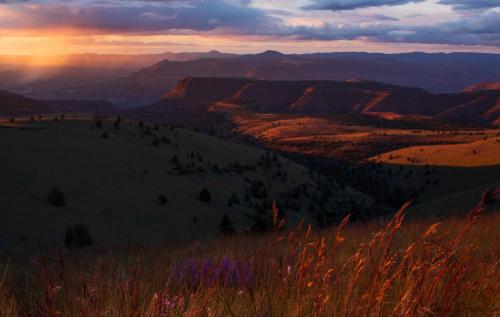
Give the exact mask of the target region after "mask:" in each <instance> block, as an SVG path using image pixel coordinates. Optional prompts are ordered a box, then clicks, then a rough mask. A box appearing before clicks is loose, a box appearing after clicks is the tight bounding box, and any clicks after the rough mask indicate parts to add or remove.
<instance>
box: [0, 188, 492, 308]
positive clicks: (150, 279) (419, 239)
mask: <svg viewBox="0 0 500 317" xmlns="http://www.w3.org/2000/svg"><path fill="white" fill-rule="evenodd" d="M498 194H500V191H499V190H496V191H490V192H488V193H487V194H485V195H484V196H483V199H482V201H481V203H480V204H479V205H478V206H477V207H476V208H474V209H473V210H472V211H471V213H470V214H469V215H468V216H467V217H462V218H448V219H445V220H442V221H441V222H440V223H434V222H432V221H430V220H426V221H420V222H408V223H406V222H404V212H405V209H406V207H407V205H405V206H404V207H403V208H401V210H400V211H399V212H397V213H396V214H395V216H394V218H393V219H392V220H391V221H389V222H388V223H369V224H353V225H350V224H349V223H348V218H346V219H344V221H343V222H342V224H340V225H339V226H338V227H336V228H331V229H329V230H326V231H320V232H313V231H312V230H311V228H310V227H302V226H299V227H297V228H296V229H293V230H292V229H289V230H280V229H282V223H278V221H277V210H276V209H274V210H273V215H274V223H275V227H276V230H275V231H274V232H273V233H270V234H267V235H261V236H243V235H242V236H237V237H228V238H220V239H218V240H215V241H211V242H205V243H193V244H190V245H186V246H184V247H179V246H177V247H141V248H129V249H120V250H111V251H104V250H86V251H80V252H66V251H60V252H54V253H46V254H43V255H37V256H33V261H32V262H33V263H32V264H31V263H28V264H26V263H25V261H22V260H20V259H16V258H13V259H12V260H11V261H9V262H7V265H5V266H4V275H3V277H2V279H1V282H0V315H1V316H5V317H14V316H16V317H17V316H497V315H498V313H499V312H500V292H499V290H500V270H499V264H500V261H499V259H500V244H499V243H498V242H499V239H500V232H499V231H498V225H499V224H500V214H498V213H491V212H488V213H487V212H485V207H486V206H488V205H489V204H490V202H491V201H493V200H494V198H495V196H498ZM185 259H191V260H190V261H191V262H190V263H201V262H202V261H204V259H205V260H206V259H213V260H214V261H215V262H216V263H222V262H224V261H226V262H224V263H231V262H230V261H229V262H228V260H227V259H231V261H233V262H232V263H237V264H233V267H236V268H238V267H239V268H241V267H245V268H246V271H245V272H247V273H248V272H250V274H247V275H245V276H246V279H245V280H244V281H242V280H239V279H238V278H235V279H232V277H230V278H229V279H228V278H227V276H225V277H224V276H220V274H219V275H218V276H216V277H217V279H216V280H214V281H212V283H208V284H206V283H197V282H193V280H194V279H196V278H197V279H198V280H201V281H203V280H204V276H205V274H206V276H212V277H213V274H212V275H211V273H213V272H209V271H204V270H203V268H202V267H201V266H196V265H194V266H193V265H192V266H191V267H193V268H194V269H192V270H191V271H190V272H191V273H192V274H194V275H191V276H188V278H184V279H182V280H179V279H175V278H173V277H172V276H173V275H172V271H175V266H176V264H177V263H181V262H182V261H185ZM221 259H224V260H221ZM221 261H222V262H221ZM204 263H206V262H204ZM221 265H222V264H221ZM235 271H237V273H238V274H239V273H240V271H238V269H235ZM195 273H198V275H196V274H195ZM219 273H220V270H219ZM193 276H195V277H193ZM189 277H191V279H190V278H189Z"/></svg>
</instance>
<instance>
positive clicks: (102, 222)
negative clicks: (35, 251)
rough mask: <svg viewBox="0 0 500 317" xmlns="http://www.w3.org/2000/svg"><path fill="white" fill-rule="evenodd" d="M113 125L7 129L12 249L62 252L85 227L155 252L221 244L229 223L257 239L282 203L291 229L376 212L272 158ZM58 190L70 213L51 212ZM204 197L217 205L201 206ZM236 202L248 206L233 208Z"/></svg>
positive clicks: (173, 131)
mask: <svg viewBox="0 0 500 317" xmlns="http://www.w3.org/2000/svg"><path fill="white" fill-rule="evenodd" d="M114 122H115V119H110V120H105V121H103V127H100V128H98V127H96V122H95V121H94V119H92V120H90V119H83V118H82V119H72V120H68V119H66V120H59V121H57V122H56V121H53V120H52V119H51V120H50V121H48V120H47V121H36V122H31V123H30V122H27V121H26V122H23V121H21V120H16V123H15V125H13V124H10V125H9V123H7V122H3V123H2V128H0V144H2V151H0V162H2V164H0V175H2V177H1V178H0V188H1V189H2V190H1V192H0V206H2V212H1V214H0V238H1V239H2V240H1V242H2V244H3V245H4V247H7V248H10V249H12V248H34V247H36V248H39V247H41V246H51V245H58V244H61V242H62V240H63V239H64V232H65V230H66V228H67V227H68V226H70V225H72V224H74V223H79V222H81V223H83V224H85V225H86V226H87V227H89V229H90V231H91V233H92V236H93V237H94V240H95V242H96V244H104V245H110V244H111V245H112V244H122V243H124V242H126V243H143V242H146V243H148V242H151V243H153V242H161V241H167V240H168V241H181V240H185V239H192V238H203V237H207V236H215V235H216V234H217V232H218V227H217V226H218V224H219V222H220V220H221V218H222V216H223V215H224V214H228V215H229V217H230V219H231V220H232V221H233V222H234V223H235V226H236V228H237V230H238V231H246V230H249V229H250V227H251V225H252V224H253V220H252V219H253V218H252V217H253V216H255V215H262V214H263V213H267V212H269V210H270V205H271V202H272V201H274V200H277V201H279V202H280V204H281V206H282V210H283V211H285V212H286V213H287V215H286V217H287V219H288V221H289V222H297V221H298V220H299V219H300V218H302V217H305V218H306V219H311V218H312V217H313V213H301V212H300V211H303V210H309V209H312V210H322V209H324V208H322V207H324V206H325V205H328V206H329V208H330V209H329V211H332V212H339V213H340V211H342V212H345V211H346V210H349V208H350V204H352V202H353V201H355V202H356V205H360V204H361V205H367V204H369V203H370V199H369V198H368V197H366V196H365V195H361V194H359V193H356V192H354V191H352V190H350V189H349V188H347V189H345V190H341V189H340V187H339V186H338V185H337V184H336V183H335V182H334V181H331V180H326V179H324V178H323V177H321V176H317V175H316V176H315V175H310V174H309V172H308V170H307V169H306V168H305V167H303V166H300V165H297V164H295V163H292V162H291V161H289V160H287V159H284V158H282V157H277V156H275V155H274V154H272V153H267V152H265V151H262V150H259V149H256V148H252V147H249V146H244V145H239V144H235V143H231V142H227V141H223V140H221V139H217V138H214V137H210V136H207V135H204V134H200V133H197V132H194V131H191V130H187V129H183V128H179V127H173V126H168V125H165V126H164V125H158V126H149V127H148V126H147V125H144V126H142V127H141V125H140V124H139V123H137V122H131V121H122V122H121V123H120V124H119V127H118V129H115V124H114ZM106 136H107V138H106ZM177 161H178V162H177ZM259 182H261V183H259ZM54 187H57V188H59V189H60V190H61V191H62V192H63V193H64V196H65V198H66V201H67V203H66V205H65V206H63V207H54V206H51V205H50V204H49V203H48V201H47V195H48V194H49V192H50V191H51V190H52V189H53V188H54ZM203 188H206V189H208V191H209V193H210V196H211V201H210V202H204V201H202V200H201V199H200V197H199V195H200V191H201V190H202V189H203ZM233 193H235V194H236V195H237V197H238V200H239V201H240V203H239V204H236V203H234V204H233V205H232V206H228V202H229V198H230V197H231V195H232V194H233ZM160 195H164V196H165V197H166V198H167V202H166V203H165V205H162V204H161V202H160V201H159V197H160ZM318 197H324V199H322V200H320V199H318ZM319 201H321V202H322V204H323V205H317V204H319ZM311 206H312V207H311ZM247 214H248V215H250V217H249V216H248V215H247ZM338 217H340V214H339V216H338Z"/></svg>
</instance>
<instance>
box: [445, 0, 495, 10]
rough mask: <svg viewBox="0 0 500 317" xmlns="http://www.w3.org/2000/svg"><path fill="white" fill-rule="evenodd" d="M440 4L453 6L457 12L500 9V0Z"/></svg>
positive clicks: (456, 1) (446, 0) (460, 0)
mask: <svg viewBox="0 0 500 317" xmlns="http://www.w3.org/2000/svg"><path fill="white" fill-rule="evenodd" d="M438 3H441V4H447V5H452V6H453V9H456V10H470V9H490V8H497V7H500V0H439V1H438Z"/></svg>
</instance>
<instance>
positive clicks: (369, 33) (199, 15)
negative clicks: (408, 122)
mask: <svg viewBox="0 0 500 317" xmlns="http://www.w3.org/2000/svg"><path fill="white" fill-rule="evenodd" d="M212 49H216V50H219V51H223V52H232V53H255V52H261V51H265V50H269V49H272V50H279V51H282V52H286V53H305V52H333V51H367V52H387V53H393V52H409V51H427V52H451V51H468V52H493V53H500V0H184V1H178V0H0V55H51V54H71V53H101V54H108V53H117V54H141V53H160V52H166V51H170V52H182V51H190V52H195V51H208V50H212Z"/></svg>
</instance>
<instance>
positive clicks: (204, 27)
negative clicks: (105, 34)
mask: <svg viewBox="0 0 500 317" xmlns="http://www.w3.org/2000/svg"><path fill="white" fill-rule="evenodd" d="M0 1H1V0H0ZM6 10H7V12H9V13H10V16H12V17H14V18H11V19H3V20H2V21H0V28H21V29H22V28H26V29H35V28H38V29H44V28H45V29H57V28H76V29H83V30H85V29H89V30H100V31H121V32H164V31H168V30H192V31H210V30H214V29H216V28H230V29H231V28H236V29H255V28H261V27H262V28H264V27H269V26H272V25H273V24H275V23H278V22H279V19H278V18H275V17H271V16H268V15H267V14H266V13H265V12H263V11H262V10H259V9H255V8H251V7H249V6H248V1H247V0H240V1H238V0H191V1H173V0H171V1H168V0H164V1H159V0H150V1H144V0H143V1H116V0H115V1H112V0H111V1H102V2H89V1H84V0H79V1H76V0H74V1H64V2H49V3H44V4H38V5H25V4H19V3H17V4H10V5H7V9H6Z"/></svg>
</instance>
